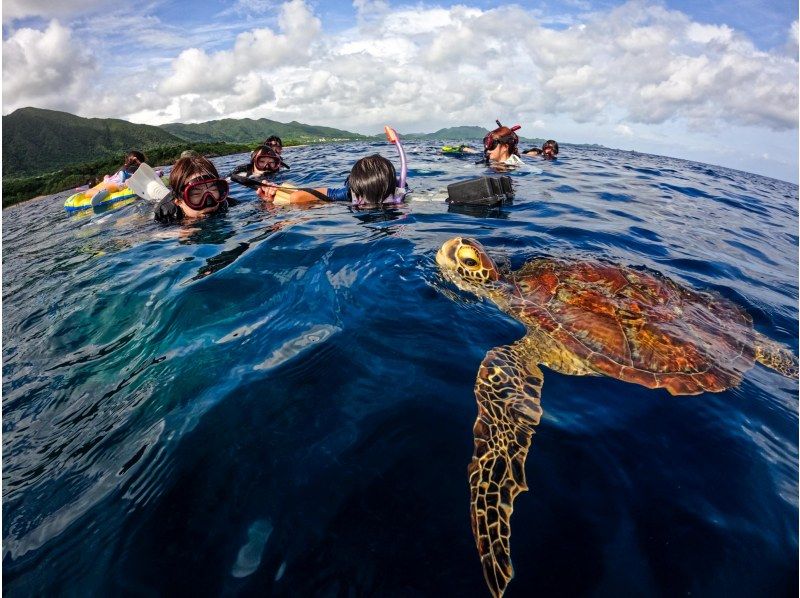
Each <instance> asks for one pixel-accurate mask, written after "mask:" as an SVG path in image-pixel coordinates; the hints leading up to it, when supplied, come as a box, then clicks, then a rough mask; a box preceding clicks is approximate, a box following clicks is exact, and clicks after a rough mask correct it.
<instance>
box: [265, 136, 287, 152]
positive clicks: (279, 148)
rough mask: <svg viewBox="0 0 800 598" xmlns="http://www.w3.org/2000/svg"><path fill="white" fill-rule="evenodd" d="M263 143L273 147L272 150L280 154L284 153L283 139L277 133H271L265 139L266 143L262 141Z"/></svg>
mask: <svg viewBox="0 0 800 598" xmlns="http://www.w3.org/2000/svg"><path fill="white" fill-rule="evenodd" d="M261 145H267V146H269V147H270V148H272V151H274V152H275V153H276V154H278V155H279V156H280V155H281V154H282V153H283V141H281V138H280V137H278V136H277V135H270V136H269V137H267V138H266V139H265V140H264V143H262V144H261Z"/></svg>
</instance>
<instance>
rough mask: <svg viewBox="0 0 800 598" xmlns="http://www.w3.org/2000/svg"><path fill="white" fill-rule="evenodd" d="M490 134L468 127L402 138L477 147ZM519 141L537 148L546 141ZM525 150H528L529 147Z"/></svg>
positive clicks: (533, 139) (536, 139)
mask: <svg viewBox="0 0 800 598" xmlns="http://www.w3.org/2000/svg"><path fill="white" fill-rule="evenodd" d="M488 132H489V129H485V128H484V127H476V126H470V125H466V126H460V127H445V128H444V129H439V130H438V131H436V132H435V133H400V137H401V138H402V139H409V140H411V139H419V140H425V139H432V140H433V139H441V140H442V141H471V142H472V144H473V145H474V146H476V147H477V146H479V145H480V144H481V140H482V139H483V138H484V136H485V135H486V133H488ZM383 137H384V135H383V133H380V134H378V135H375V138H376V139H383ZM519 140H520V142H521V145H526V146H532V145H536V146H537V147H541V145H542V143H544V141H545V140H544V139H539V138H536V137H534V138H528V137H523V136H522V135H520V137H519ZM525 149H527V147H526V148H525Z"/></svg>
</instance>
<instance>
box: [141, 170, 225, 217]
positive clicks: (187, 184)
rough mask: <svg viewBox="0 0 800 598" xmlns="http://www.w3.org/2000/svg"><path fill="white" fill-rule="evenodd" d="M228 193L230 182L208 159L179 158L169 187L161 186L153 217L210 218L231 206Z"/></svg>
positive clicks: (171, 175)
mask: <svg viewBox="0 0 800 598" xmlns="http://www.w3.org/2000/svg"><path fill="white" fill-rule="evenodd" d="M228 190H229V187H228V181H226V180H225V179H221V178H220V177H219V173H218V172H217V169H216V168H215V166H214V165H213V164H212V163H211V162H209V161H208V160H207V159H206V158H204V157H202V156H187V157H185V158H180V159H179V160H178V161H177V162H175V165H174V166H173V167H172V171H171V172H170V173H169V188H166V187H164V186H163V184H161V187H160V189H159V194H160V195H161V197H160V198H158V203H157V204H156V207H155V209H154V211H153V215H154V217H155V219H156V220H158V221H159V222H176V221H179V220H183V219H184V218H200V217H202V216H207V215H208V214H213V213H214V212H217V211H219V210H224V209H226V208H227V207H228Z"/></svg>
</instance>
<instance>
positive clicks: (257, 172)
mask: <svg viewBox="0 0 800 598" xmlns="http://www.w3.org/2000/svg"><path fill="white" fill-rule="evenodd" d="M275 140H277V143H276V142H275ZM277 146H279V149H278V150H276V149H274V148H275V147H277ZM282 151H283V146H282V145H281V144H280V139H279V138H277V137H274V136H273V137H269V138H267V140H266V141H265V142H264V143H263V144H262V145H259V146H258V147H257V148H256V149H255V150H253V152H252V153H251V154H250V162H249V163H247V164H241V165H239V166H237V167H236V168H234V169H233V170H232V171H231V173H230V174H229V175H228V177H229V178H230V179H231V180H234V181H237V182H240V181H238V179H239V178H241V177H245V178H256V179H257V178H260V177H265V176H269V175H271V174H275V173H276V172H278V171H279V170H280V169H281V167H283V168H285V169H286V170H290V169H289V165H288V164H287V163H286V162H284V161H283V158H281V152H282Z"/></svg>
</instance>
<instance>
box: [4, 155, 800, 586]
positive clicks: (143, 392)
mask: <svg viewBox="0 0 800 598" xmlns="http://www.w3.org/2000/svg"><path fill="white" fill-rule="evenodd" d="M408 147H409V155H410V160H411V164H410V167H411V169H412V172H411V176H410V184H411V187H412V189H413V191H414V193H413V194H412V195H411V197H410V198H409V201H408V203H407V204H406V205H404V206H399V207H396V208H390V209H387V210H377V211H376V210H372V211H366V212H360V211H356V210H353V209H351V208H350V207H349V206H346V205H342V204H324V205H315V206H304V207H302V208H301V207H275V206H265V205H263V204H262V203H261V202H260V201H259V200H258V199H257V198H256V196H255V194H254V192H252V191H251V190H249V189H245V188H243V187H238V186H236V185H234V186H233V193H234V194H235V195H236V196H237V197H238V198H239V199H240V200H241V201H240V203H239V204H238V205H234V206H232V207H231V208H230V209H229V210H228V211H227V212H226V213H224V214H219V215H216V216H212V217H210V218H207V219H205V220H202V221H196V222H186V223H184V224H182V225H178V226H172V227H165V226H162V225H160V224H157V223H155V222H153V221H152V220H151V216H150V212H151V206H149V205H147V204H146V202H144V201H141V200H138V201H135V202H132V203H130V204H128V205H123V206H115V207H114V208H113V209H106V210H103V211H101V212H99V213H95V212H94V211H91V210H89V211H87V212H86V213H85V214H84V213H80V214H76V215H75V216H72V215H70V214H67V213H66V212H64V210H63V208H62V205H63V201H64V198H65V195H64V194H62V195H60V196H55V197H50V198H44V199H41V200H36V201H35V202H30V203H27V204H21V205H18V206H14V207H12V208H9V209H6V210H4V212H3V217H4V223H3V249H4V252H3V308H4V309H3V316H4V317H3V373H4V378H3V416H4V417H3V456H4V460H3V475H4V477H3V499H4V500H3V555H4V558H3V571H4V584H5V589H6V590H7V591H9V592H10V593H13V594H23V595H52V594H73V593H75V592H76V588H80V591H81V593H87V594H95V595H107V594H111V595H116V594H135V595H141V594H165V595H171V594H187V593H195V594H202V595H207V594H212V595H219V594H244V595H264V594H277V595H287V596H288V595H292V596H295V595H326V596H327V595H338V594H345V593H355V594H364V595H431V596H433V595H442V594H446V595H459V596H484V595H485V592H486V589H485V584H484V581H483V579H482V574H481V570H480V564H479V562H478V558H477V554H476V550H475V545H474V541H473V539H472V533H471V530H470V525H469V505H468V501H469V489H468V485H467V476H466V465H467V464H468V462H469V460H470V456H471V453H472V424H473V422H474V419H475V412H476V405H475V400H474V397H473V393H472V386H473V382H474V377H475V372H476V371H477V367H478V364H479V363H480V361H481V359H482V358H483V356H484V355H485V353H486V351H488V350H489V349H490V348H492V347H495V346H498V345H503V344H508V343H510V342H513V341H514V340H516V339H518V338H520V337H521V336H522V334H523V328H522V326H521V325H520V324H519V323H518V322H517V321H516V320H514V319H513V318H510V317H508V316H506V315H505V314H503V313H501V312H500V311H499V310H498V309H497V308H496V307H495V306H494V305H493V304H491V303H489V302H486V301H483V300H479V299H475V298H474V297H469V296H466V295H465V294H463V293H457V292H453V291H452V290H451V288H448V285H446V284H444V283H443V282H442V280H441V276H440V274H439V273H438V271H437V268H436V267H435V264H434V261H433V256H434V254H435V252H436V250H437V249H438V248H439V246H440V245H441V243H442V242H443V241H444V240H445V239H447V238H450V237H453V236H456V235H466V236H471V237H475V238H477V239H479V240H480V241H481V242H482V243H483V244H484V245H485V246H487V248H488V249H489V250H490V251H491V253H492V255H493V256H504V262H505V265H504V266H503V267H504V268H505V269H506V270H508V269H518V268H519V267H520V266H521V265H522V263H523V262H525V261H526V260H528V259H530V258H532V257H536V256H549V257H563V258H570V259H592V260H597V259H605V260H610V261H612V262H615V263H618V264H622V265H632V266H636V267H647V268H650V269H652V270H656V271H659V272H661V273H663V274H665V275H668V276H670V277H671V278H674V279H675V280H676V281H678V282H679V283H682V284H688V285H690V286H692V287H694V288H696V289H699V290H706V291H716V292H718V293H720V294H721V295H722V296H724V297H726V298H727V299H730V300H732V301H734V302H735V303H737V304H739V305H741V306H743V307H744V308H745V309H746V310H747V312H748V313H749V314H751V315H752V316H753V319H754V326H755V328H756V330H758V331H759V332H761V333H763V334H765V335H766V336H768V337H770V338H772V339H774V340H776V341H779V342H783V343H787V344H790V345H791V346H792V347H793V349H794V350H795V351H796V350H797V346H796V345H797V341H796V332H797V298H798V292H797V245H798V235H797V218H798V213H797V205H798V190H797V187H796V186H795V185H790V184H787V183H782V182H780V181H775V180H772V179H765V178H763V177H758V176H755V175H750V174H746V173H741V172H736V171H730V170H726V169H723V168H719V167H712V166H707V165H699V164H694V163H689V162H684V161H681V160H676V159H671V158H663V157H656V156H647V155H642V154H630V153H626V152H617V151H614V150H607V149H603V148H582V147H569V146H565V147H564V148H563V149H562V152H561V153H562V154H563V156H562V157H560V159H559V160H557V161H555V162H544V161H539V160H535V159H531V160H530V161H527V164H526V166H525V167H522V168H520V169H517V170H514V171H512V172H511V173H510V176H511V177H512V179H513V182H514V189H515V198H514V202H513V203H512V204H508V205H504V206H502V207H501V208H499V209H498V210H497V212H490V213H465V212H463V211H456V210H452V209H451V208H452V206H448V205H447V204H446V203H445V202H444V201H443V200H444V197H445V192H444V191H445V189H446V187H447V185H448V184H450V183H453V182H456V181H458V180H463V179H464V178H467V177H471V176H479V175H483V174H491V171H488V170H486V169H485V167H484V166H482V165H475V164H474V163H472V161H467V160H458V159H454V158H451V157H447V156H443V155H441V154H439V153H437V152H436V146H434V145H432V144H428V143H416V142H415V143H409V144H408ZM375 151H379V152H380V153H382V154H383V155H385V156H387V157H388V158H390V159H394V158H395V156H394V154H395V152H394V150H393V148H392V147H391V146H389V145H388V144H385V143H375V144H365V143H355V144H347V145H323V146H310V147H304V148H287V149H286V155H287V161H289V162H291V164H292V171H290V172H289V173H286V174H285V175H281V180H286V181H289V182H292V183H294V184H297V185H314V186H325V185H331V186H339V185H341V184H342V181H343V180H344V177H345V176H346V174H347V172H348V171H349V168H350V166H351V165H352V163H353V162H354V161H355V160H356V159H358V158H359V157H361V156H363V155H366V154H368V153H372V152H375ZM243 159H245V157H243V156H241V155H240V156H234V157H226V158H218V159H215V160H214V161H215V163H216V165H217V167H218V168H219V169H220V171H221V172H226V171H227V170H229V169H230V168H231V167H232V166H233V165H235V164H237V163H239V162H241V161H242V160H243ZM442 290H445V291H446V292H440V291H442ZM546 377H547V383H546V385H545V387H544V390H543V397H542V401H543V404H544V405H545V406H546V409H545V413H544V416H543V418H542V421H541V423H540V425H539V426H538V428H537V438H536V446H535V450H534V451H533V452H532V453H531V455H530V456H529V458H528V460H527V461H528V462H527V465H526V470H527V475H528V480H529V482H530V485H531V491H530V492H528V493H527V494H525V495H524V496H523V497H521V498H520V499H518V500H517V502H516V505H515V512H514V516H513V526H514V537H513V540H512V542H513V544H512V546H513V558H514V566H515V571H516V577H515V580H514V581H513V582H512V584H511V585H510V588H509V594H508V595H509V596H511V595H514V593H516V595H529V594H531V593H534V592H536V593H537V594H543V595H561V596H563V595H590V594H591V595H612V594H613V595H639V594H654V593H655V594H658V593H663V594H667V595H676V594H686V593H689V592H691V593H692V594H694V595H704V596H705V595H712V596H718V595H719V596H721V595H775V594H779V595H786V594H791V595H795V594H796V593H797V523H798V518H797V508H798V505H797V460H798V451H797V425H798V421H797V420H798V418H797V383H796V382H793V381H790V380H786V379H784V378H781V377H780V376H778V375H777V374H775V373H773V372H770V371H768V370H766V369H764V368H757V369H753V370H750V371H748V372H747V373H746V374H745V378H744V381H743V383H742V384H741V386H739V387H738V388H735V389H732V390H729V391H726V392H723V393H720V394H704V395H699V396H696V397H669V396H667V395H666V393H664V392H663V391H648V390H645V389H639V388H637V387H633V386H632V385H630V384H625V383H623V382H619V381H616V380H611V379H608V378H575V377H568V376H562V375H560V374H557V373H555V372H551V371H548V372H546Z"/></svg>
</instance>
